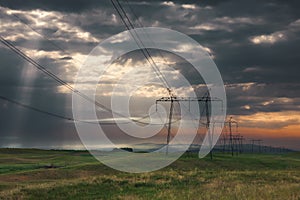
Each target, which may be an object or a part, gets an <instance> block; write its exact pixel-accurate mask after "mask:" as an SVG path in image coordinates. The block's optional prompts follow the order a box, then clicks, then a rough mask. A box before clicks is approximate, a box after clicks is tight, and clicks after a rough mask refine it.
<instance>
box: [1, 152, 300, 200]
mask: <svg viewBox="0 0 300 200" xmlns="http://www.w3.org/2000/svg"><path fill="white" fill-rule="evenodd" d="M0 199H143V200H145V199H295V200H300V154H299V153H289V154H278V155H265V154H257V155H253V154H242V155H239V156H238V157H237V156H235V157H232V156H231V155H229V154H215V157H214V159H213V160H210V159H209V158H204V159H201V160H200V159H198V158H197V155H196V154H192V155H184V156H182V157H181V158H180V159H179V160H178V161H176V162H174V163H173V164H172V165H170V166H169V167H166V168H164V169H162V170H159V171H155V172H151V173H142V174H130V173H123V172H119V171H116V170H113V169H111V168H109V167H106V166H105V165H103V164H101V163H99V162H98V161H96V160H95V159H94V158H93V157H92V156H90V155H89V153H88V152H85V151H45V150H34V149H26V150H25V149H0Z"/></svg>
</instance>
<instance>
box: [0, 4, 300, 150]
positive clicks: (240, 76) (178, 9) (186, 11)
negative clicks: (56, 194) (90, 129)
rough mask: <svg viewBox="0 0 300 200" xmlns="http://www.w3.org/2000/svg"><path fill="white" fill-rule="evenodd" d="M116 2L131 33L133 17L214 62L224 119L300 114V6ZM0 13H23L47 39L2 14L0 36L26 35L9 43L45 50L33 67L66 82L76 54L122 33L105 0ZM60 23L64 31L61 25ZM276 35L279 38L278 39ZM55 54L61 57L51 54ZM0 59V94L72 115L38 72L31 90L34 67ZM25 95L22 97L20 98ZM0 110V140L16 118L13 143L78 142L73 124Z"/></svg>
mask: <svg viewBox="0 0 300 200" xmlns="http://www.w3.org/2000/svg"><path fill="white" fill-rule="evenodd" d="M120 2H121V3H122V4H123V5H124V9H125V10H126V11H127V13H128V15H129V17H130V18H131V19H132V20H133V21H134V24H135V25H136V26H138V23H137V19H136V17H137V18H138V19H139V21H140V22H141V23H142V24H143V25H144V26H157V27H165V28H172V29H174V30H177V31H181V32H183V33H185V34H188V35H189V36H191V37H192V38H193V39H195V40H196V41H198V42H199V43H200V44H201V45H203V46H205V47H208V48H209V49H210V50H211V51H212V52H211V53H212V55H213V56H214V61H215V62H216V64H217V66H218V67H219V70H220V72H221V74H222V76H223V79H224V82H225V83H226V84H227V85H228V86H227V92H228V94H227V96H228V112H229V114H235V115H238V114H242V115H248V114H254V113H258V112H278V111H292V110H294V111H295V110H300V106H299V105H300V97H299V95H300V91H299V88H300V87H299V86H300V83H299V74H300V68H299V65H300V59H299V55H298V54H299V53H298V52H299V51H300V47H299V45H298V44H299V43H300V21H297V20H299V19H300V13H299V10H298V8H299V6H300V2H299V1H296V0H291V1H280V0H265V1H260V0H255V1H246V0H242V1H241V0H229V1H221V0H206V1H196V0H191V1H172V2H171V1H138V0H135V1H129V3H130V5H131V7H128V5H127V4H126V1H120ZM183 4H189V6H183ZM0 6H1V7H3V9H7V8H8V9H13V10H17V11H20V12H17V13H16V15H17V16H18V17H20V18H21V19H22V20H24V22H26V23H27V24H29V25H30V26H31V27H32V28H34V30H35V31H37V32H39V33H41V34H43V35H44V36H46V37H42V36H39V35H36V36H34V37H30V36H28V35H26V34H27V33H28V32H32V30H30V28H29V27H27V26H26V25H24V24H22V23H21V22H20V21H19V20H18V19H16V18H14V17H13V16H11V15H7V14H6V13H4V10H2V12H1V24H2V25H3V24H11V26H5V28H2V35H3V36H6V37H9V36H18V35H19V34H24V36H22V35H21V36H19V37H18V38H17V39H16V40H15V41H14V44H16V45H17V46H21V47H25V48H26V49H27V50H37V49H38V50H44V51H45V52H46V53H45V55H44V56H42V57H40V58H39V60H38V61H39V62H40V63H41V64H43V65H45V66H47V68H48V69H49V70H51V71H52V72H53V73H55V74H57V75H59V76H60V77H61V78H62V79H64V80H67V81H69V82H72V81H73V80H72V77H74V75H75V73H76V68H70V67H66V66H70V65H72V64H70V63H69V62H72V61H73V58H72V56H74V55H75V54H76V53H78V54H81V55H86V54H88V53H89V52H90V51H91V50H92V49H93V48H94V47H95V46H96V45H97V44H98V43H99V42H100V41H102V40H103V39H105V38H108V37H109V36H111V35H114V34H117V33H119V32H121V31H123V30H125V27H124V26H123V25H122V22H121V20H120V19H119V17H118V15H117V13H116V11H115V10H114V9H113V7H112V5H111V3H110V1H108V0H107V1H100V0H69V1H61V0H60V1H58V0H45V1H36V0H35V1H33V0H27V1H23V0H9V1H7V0H0ZM36 9H39V10H41V11H48V12H49V13H50V14H51V13H52V15H50V16H49V18H46V19H44V21H45V22H47V23H46V24H44V25H43V26H39V25H38V24H36V22H35V18H34V17H33V16H34V15H32V14H31V15H30V14H29V13H28V12H30V11H32V10H36ZM132 10H133V11H134V14H133V13H132ZM42 21H43V20H42ZM58 21H59V22H61V23H62V24H61V25H58V24H57V22H58ZM15 23H19V24H15ZM66 27H67V28H66ZM63 28H65V29H66V30H63ZM72 28H75V29H74V31H71V29H72ZM78 32H80V33H88V34H90V35H91V36H92V37H93V38H86V39H82V38H80V36H76V34H75V33H78ZM280 34H282V35H283V36H282V37H280ZM255 38H256V39H257V40H254V39H255ZM49 40H51V42H49ZM98 40H99V41H98ZM254 41H256V43H255V42H254ZM52 43H54V44H55V45H57V46H59V48H57V46H55V45H53V44H52ZM37 44H38V45H37ZM62 49H63V51H62ZM54 51H56V52H58V53H57V54H53V52H54ZM47 54H48V56H47ZM136 59H139V57H137V58H136ZM141 59H142V58H141ZM0 60H1V65H0V83H1V86H0V92H1V95H4V96H5V95H6V96H9V97H12V98H16V99H18V100H20V101H22V100H26V101H29V100H31V99H32V100H34V101H33V102H32V104H33V105H36V106H39V107H41V108H43V109H45V110H47V109H48V110H53V111H54V112H57V113H65V114H66V115H71V110H70V105H69V103H68V102H70V101H71V100H70V96H69V94H60V93H58V92H57V84H56V83H55V82H53V81H52V80H51V79H49V78H47V77H45V76H44V75H43V74H42V73H40V72H37V75H36V77H35V79H34V81H33V82H32V83H28V82H27V81H26V80H27V79H28V78H27V79H26V78H25V79H24V75H23V74H24V72H23V70H24V68H27V67H32V66H29V65H28V64H26V63H24V62H23V61H22V59H20V58H17V56H16V55H15V54H13V53H11V52H10V51H9V50H7V49H4V48H0ZM124 62H125V61H124ZM176 67H178V69H180V70H181V71H182V73H183V74H184V75H185V76H186V77H189V78H190V80H191V83H193V84H195V85H196V84H199V83H201V81H199V80H198V78H197V76H195V75H194V73H193V72H194V71H192V70H191V71H190V72H186V71H184V63H179V64H178V65H177V66H176ZM197 80H198V83H197ZM249 83H251V84H249ZM22 91H23V95H25V96H22V95H21V92H22ZM45 91H46V94H45V93H44V92H45ZM1 106H2V107H1ZM248 106H249V107H248ZM0 109H1V115H0V122H1V130H2V131H1V133H0V137H1V136H2V137H8V136H10V132H14V133H15V132H16V130H15V129H13V127H14V126H15V125H14V120H15V119H18V120H17V121H19V123H21V124H22V127H23V129H24V131H22V133H15V136H14V139H15V140H16V138H18V137H20V138H21V139H22V141H28V143H27V145H30V144H29V143H30V141H39V139H34V138H40V140H41V141H43V142H41V143H45V141H47V140H50V138H52V140H53V141H54V140H55V141H59V140H60V139H62V138H64V137H65V138H73V139H74V140H76V139H77V136H76V133H75V129H74V126H72V124H71V123H66V122H61V121H59V120H57V119H52V118H51V117H45V118H44V117H43V116H41V115H40V114H38V113H32V112H30V111H24V110H22V109H21V108H15V107H14V106H12V105H9V104H7V103H4V102H0ZM16 115H20V116H19V117H16ZM32 121H34V122H37V123H35V126H32V123H31V122H32ZM66 124H67V125H66ZM24 133H25V135H24ZM41 135H42V137H41ZM12 137H13V136H12ZM25 138H30V139H28V140H26V139H25ZM3 141H4V140H2V143H1V139H0V143H1V144H2V145H3V144H4V143H5V142H3ZM53 143H55V142H53ZM1 144H0V145H1Z"/></svg>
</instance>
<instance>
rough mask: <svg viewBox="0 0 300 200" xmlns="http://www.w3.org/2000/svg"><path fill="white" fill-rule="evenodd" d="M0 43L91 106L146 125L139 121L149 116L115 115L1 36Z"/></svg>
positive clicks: (113, 112)
mask: <svg viewBox="0 0 300 200" xmlns="http://www.w3.org/2000/svg"><path fill="white" fill-rule="evenodd" d="M0 41H1V42H2V43H3V44H4V45H5V46H7V47H8V48H9V49H11V50H12V51H13V52H15V53H16V54H18V55H19V56H20V57H21V58H23V59H24V60H26V61H27V62H29V63H30V64H32V65H33V66H34V67H36V68H37V69H38V70H40V71H41V72H43V73H44V74H46V75H47V76H49V77H50V78H52V79H53V80H55V81H56V82H58V83H59V84H60V85H62V86H63V87H66V88H67V89H69V90H70V91H72V92H74V93H76V94H77V95H79V96H81V97H82V98H84V99H85V100H87V101H89V102H91V103H92V104H95V105H96V106H97V107H99V108H101V109H103V110H105V111H107V112H110V113H112V114H115V115H117V116H119V117H123V118H126V119H130V120H132V121H133V122H136V123H140V124H144V125H148V123H145V122H142V121H141V120H143V119H146V118H149V116H148V115H147V116H144V117H141V118H139V119H131V118H128V117H127V116H124V115H123V114H120V113H117V112H115V111H113V110H111V109H110V108H107V107H106V106H104V105H103V104H101V103H99V102H98V101H93V100H92V99H90V98H89V97H88V96H87V95H86V94H84V93H82V92H80V91H78V90H76V89H74V88H73V87H72V86H71V85H70V84H69V83H67V82H66V81H64V80H62V79H60V78H59V77H57V76H56V75H55V74H53V73H52V72H50V71H49V70H47V69H46V68H45V67H44V66H42V65H41V64H39V63H37V62H36V61H35V60H33V59H32V58H30V57H29V56H27V55H26V54H25V53H23V52H22V51H21V50H20V49H18V48H17V47H16V46H15V45H13V44H12V43H11V42H9V41H7V40H6V39H4V38H3V37H2V36H0Z"/></svg>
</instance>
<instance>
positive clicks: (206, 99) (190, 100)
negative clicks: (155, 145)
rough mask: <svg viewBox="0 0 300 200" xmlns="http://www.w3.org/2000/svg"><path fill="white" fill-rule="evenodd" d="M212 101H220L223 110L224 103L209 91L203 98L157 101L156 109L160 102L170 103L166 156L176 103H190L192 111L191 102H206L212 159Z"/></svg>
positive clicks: (174, 98)
mask: <svg viewBox="0 0 300 200" xmlns="http://www.w3.org/2000/svg"><path fill="white" fill-rule="evenodd" d="M211 101H218V102H221V103H222V109H223V101H222V100H221V99H219V98H216V97H210V96H209V91H207V92H206V93H205V95H204V96H203V97H176V96H173V95H172V96H171V97H162V98H160V99H158V100H156V107H157V104H158V102H170V103H171V105H170V111H169V121H168V133H167V143H166V145H167V148H166V154H168V151H169V150H168V146H169V142H170V137H171V131H172V129H171V126H172V118H173V110H174V102H188V103H189V107H188V109H189V111H190V102H205V111H206V112H205V116H206V124H205V126H206V129H207V131H208V135H209V142H210V145H211V146H210V158H211V159H212V133H211V132H210V124H211V121H210V113H209V102H211Z"/></svg>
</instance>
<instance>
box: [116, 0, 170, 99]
mask: <svg viewBox="0 0 300 200" xmlns="http://www.w3.org/2000/svg"><path fill="white" fill-rule="evenodd" d="M111 3H112V5H113V7H114V8H115V10H116V11H117V13H118V15H119V16H120V18H121V20H122V22H123V24H124V25H125V27H126V29H127V30H128V31H129V33H130V35H131V36H132V38H133V39H134V41H135V42H136V44H137V45H138V47H139V50H140V51H141V53H142V54H143V56H144V57H145V58H146V60H147V61H148V62H149V64H150V66H151V67H152V68H153V69H154V72H155V73H156V75H157V77H158V78H159V79H160V80H161V82H162V83H163V84H164V85H165V87H166V89H167V90H168V92H169V95H170V96H172V91H171V88H170V86H169V84H168V81H167V80H166V78H165V77H164V75H163V74H162V73H161V71H160V70H159V68H158V66H157V65H156V63H155V61H154V59H153V57H152V56H151V54H150V52H149V50H148V49H147V48H145V45H144V43H143V41H142V40H141V38H140V37H139V35H138V34H137V32H136V30H135V27H134V25H133V24H132V22H131V21H130V18H129V17H128V15H127V14H126V12H125V10H124V9H123V7H122V5H121V4H120V2H119V1H118V0H116V3H115V2H114V0H111ZM122 13H123V14H122ZM123 15H124V16H123ZM126 20H127V21H128V23H127V22H126ZM132 31H133V32H134V33H133V32H132Z"/></svg>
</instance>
